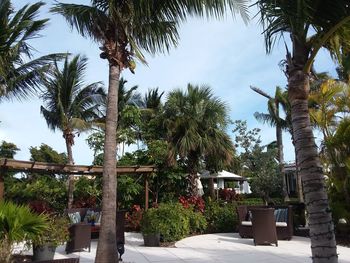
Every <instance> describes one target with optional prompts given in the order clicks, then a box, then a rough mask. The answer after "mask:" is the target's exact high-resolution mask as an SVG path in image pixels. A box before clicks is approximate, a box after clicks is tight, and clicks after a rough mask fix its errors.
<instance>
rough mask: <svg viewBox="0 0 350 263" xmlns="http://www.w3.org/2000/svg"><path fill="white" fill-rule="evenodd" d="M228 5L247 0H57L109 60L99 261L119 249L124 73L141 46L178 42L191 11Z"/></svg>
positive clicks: (151, 48) (58, 8)
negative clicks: (84, 1) (77, 0)
mask: <svg viewBox="0 0 350 263" xmlns="http://www.w3.org/2000/svg"><path fill="white" fill-rule="evenodd" d="M226 7H229V8H230V9H231V10H239V11H240V13H241V15H242V16H243V17H244V18H247V15H246V11H247V10H246V1H245V0H221V1H216V0H189V1H181V0H169V1H154V0H146V1H138V0H124V1H119V0H118V1H117V0H115V1H107V0H91V6H87V5H76V4H63V3H57V4H55V6H54V7H53V8H52V11H53V12H56V13H59V14H62V15H63V16H64V17H65V18H66V20H67V21H68V23H69V24H70V25H71V26H72V27H74V28H76V29H77V30H78V32H79V33H80V34H81V35H83V36H86V37H89V38H91V39H93V40H95V41H96V42H98V43H99V44H100V45H101V47H100V49H101V51H102V52H101V54H100V57H101V58H102V59H107V60H108V64H109V87H108V105H107V117H106V136H105V148H104V166H103V169H104V172H103V197H102V199H103V201H102V223H101V225H102V227H101V231H100V239H99V241H100V242H99V243H98V247H97V253H96V261H98V262H107V261H109V262H111V258H112V257H113V256H114V255H116V247H117V246H116V241H115V235H114V233H115V221H116V220H115V219H116V214H115V210H116V179H115V178H114V176H115V175H116V158H115V156H116V127H117V116H118V112H117V111H118V109H117V102H118V92H117V87H118V81H119V78H120V73H121V71H123V70H124V69H127V68H129V69H130V70H131V71H132V72H133V71H134V70H135V61H134V60H135V59H138V60H140V61H141V62H143V63H145V58H144V56H143V54H142V50H145V51H147V52H150V53H152V54H154V53H157V52H163V51H168V50H169V49H170V47H172V46H176V44H177V42H178V39H179V35H178V31H177V27H178V23H179V22H180V21H184V20H186V18H187V16H188V15H200V16H202V15H204V14H206V15H208V16H214V17H219V16H222V15H224V13H225V12H226Z"/></svg>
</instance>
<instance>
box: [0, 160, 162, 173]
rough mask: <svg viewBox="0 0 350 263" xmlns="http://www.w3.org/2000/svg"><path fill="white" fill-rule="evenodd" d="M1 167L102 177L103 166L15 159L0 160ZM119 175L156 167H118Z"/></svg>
mask: <svg viewBox="0 0 350 263" xmlns="http://www.w3.org/2000/svg"><path fill="white" fill-rule="evenodd" d="M0 167H2V168H6V169H8V170H10V171H16V172H37V173H44V174H53V173H56V174H75V175H102V173H103V167H102V166H91V165H69V164H55V163H44V162H31V161H19V160H13V159H0ZM116 171H117V173H120V174H139V173H151V172H155V171H156V168H155V166H152V165H148V166H140V165H134V166H117V168H116Z"/></svg>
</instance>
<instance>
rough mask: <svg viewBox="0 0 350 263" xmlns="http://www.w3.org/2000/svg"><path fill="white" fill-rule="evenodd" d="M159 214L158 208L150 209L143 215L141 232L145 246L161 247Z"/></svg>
mask: <svg viewBox="0 0 350 263" xmlns="http://www.w3.org/2000/svg"><path fill="white" fill-rule="evenodd" d="M159 223H160V220H159V213H158V209H157V208H150V209H148V210H147V211H145V212H144V213H143V216H142V219H141V232H142V235H143V240H144V243H145V246H147V247H159V245H160V231H159Z"/></svg>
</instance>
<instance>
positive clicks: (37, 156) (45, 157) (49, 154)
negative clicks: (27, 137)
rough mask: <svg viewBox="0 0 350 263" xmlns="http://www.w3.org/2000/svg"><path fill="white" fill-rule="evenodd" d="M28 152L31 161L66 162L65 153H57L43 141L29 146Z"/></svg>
mask: <svg viewBox="0 0 350 263" xmlns="http://www.w3.org/2000/svg"><path fill="white" fill-rule="evenodd" d="M29 152H30V155H31V157H30V160H31V161H36V162H46V163H60V164H65V163H67V154H65V153H58V152H57V151H55V150H54V149H52V147H50V146H48V145H47V144H45V143H42V144H41V145H40V146H39V147H33V146H31V147H30V148H29Z"/></svg>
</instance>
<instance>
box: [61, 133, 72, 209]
mask: <svg viewBox="0 0 350 263" xmlns="http://www.w3.org/2000/svg"><path fill="white" fill-rule="evenodd" d="M63 138H64V139H65V141H66V148H67V155H68V164H70V165H73V164H74V160H73V152H72V146H73V144H74V134H73V133H72V131H71V130H69V129H66V130H65V131H64V132H63ZM73 193H74V174H70V175H69V177H68V204H67V206H68V209H71V208H72V205H73V200H74V195H73Z"/></svg>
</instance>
